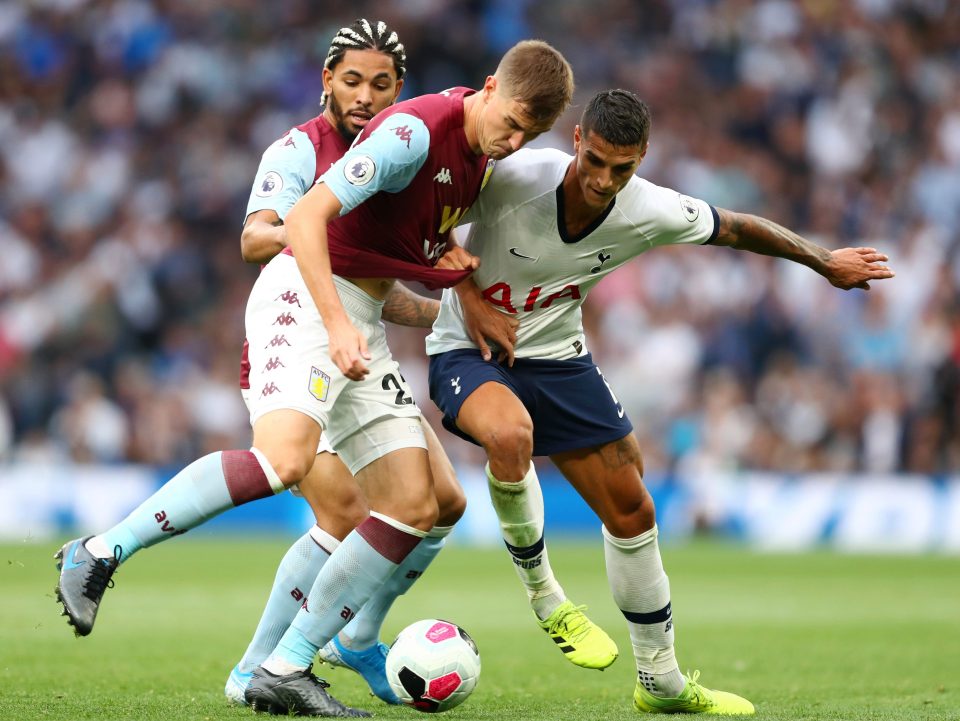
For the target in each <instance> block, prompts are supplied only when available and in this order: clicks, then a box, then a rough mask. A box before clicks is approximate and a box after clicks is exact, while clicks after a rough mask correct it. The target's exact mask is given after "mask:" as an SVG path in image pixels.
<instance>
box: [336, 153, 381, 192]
mask: <svg viewBox="0 0 960 721" xmlns="http://www.w3.org/2000/svg"><path fill="white" fill-rule="evenodd" d="M376 174H377V164H376V163H375V162H373V158H371V157H370V156H369V155H357V156H356V157H353V158H350V159H349V160H347V162H346V163H344V165H343V177H344V178H346V179H347V182H348V183H350V185H356V186H361V185H366V184H367V183H369V182H370V181H371V180H373V176H374V175H376Z"/></svg>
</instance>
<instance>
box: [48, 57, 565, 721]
mask: <svg viewBox="0 0 960 721" xmlns="http://www.w3.org/2000/svg"><path fill="white" fill-rule="evenodd" d="M572 93H573V75H572V72H571V70H570V67H569V65H568V64H567V62H566V60H564V58H563V56H562V55H560V53H558V52H557V51H556V50H554V49H553V48H552V47H550V46H549V45H547V44H546V43H543V42H539V41H524V42H521V43H518V44H517V45H515V46H514V47H513V48H511V49H510V50H509V51H508V52H507V53H506V54H505V55H504V57H503V59H502V60H501V62H500V64H499V66H498V67H497V71H496V73H495V74H494V75H492V76H489V77H488V78H487V79H486V81H485V82H484V85H483V88H482V89H481V90H480V91H477V92H474V91H472V90H468V89H466V88H456V89H452V90H448V91H445V92H444V93H440V94H437V95H426V96H421V97H419V98H414V99H412V100H408V101H405V102H403V103H399V104H397V105H395V106H393V107H392V108H389V109H387V110H385V111H383V112H381V113H380V114H379V115H377V116H376V117H374V118H373V119H372V120H371V121H370V122H368V123H367V125H366V127H365V128H364V129H363V131H362V132H361V134H360V136H359V139H358V142H357V143H356V144H354V146H353V147H352V148H351V149H350V150H349V151H348V152H347V154H346V155H345V156H344V157H343V158H341V159H340V160H339V161H337V162H336V163H335V164H334V165H333V167H332V168H330V169H329V170H328V171H327V172H326V173H324V174H323V175H322V176H321V177H320V178H319V180H318V181H317V184H316V185H314V186H313V187H312V188H311V189H310V190H309V191H308V192H307V193H306V194H305V195H304V196H303V197H302V198H301V199H300V200H299V201H297V203H296V204H295V205H294V207H293V208H292V209H291V210H290V212H289V213H288V214H287V216H286V218H285V227H286V235H287V241H288V243H289V246H288V248H287V249H285V250H284V251H283V252H282V253H281V254H279V255H277V256H276V257H275V258H274V259H273V260H271V261H270V263H268V264H267V266H266V268H264V270H263V272H261V274H260V276H259V277H258V279H257V282H256V284H255V285H254V288H253V290H252V292H251V295H250V299H249V302H248V305H247V312H246V335H247V338H248V339H249V343H250V384H251V389H252V390H253V392H252V393H251V405H252V408H251V419H252V421H253V448H252V449H251V450H249V451H241V450H234V451H222V452H217V453H212V454H210V455H208V456H205V457H204V458H201V459H199V460H197V461H195V462H194V463H192V464H190V465H189V466H188V467H187V468H185V469H184V470H183V471H181V472H180V473H179V474H177V475H176V476H175V477H174V478H173V479H171V480H170V481H169V482H168V483H167V484H166V485H165V486H164V487H163V488H161V489H160V490H159V491H158V492H157V493H156V494H154V496H152V497H151V499H148V501H146V502H145V503H144V504H143V505H142V506H141V507H140V508H139V509H137V510H135V511H134V513H133V514H131V517H128V519H127V520H126V521H124V522H122V523H121V524H120V526H119V527H118V528H117V529H112V531H111V533H113V531H114V530H115V531H116V533H115V534H113V535H112V536H111V541H110V542H109V543H105V544H100V545H101V546H104V545H105V546H107V548H106V549H104V548H102V547H100V548H96V549H88V548H87V547H86V544H84V543H83V542H82V540H81V539H78V540H76V541H74V542H71V543H69V544H66V545H65V546H64V547H63V548H62V549H61V552H60V555H61V556H62V559H63V564H62V570H61V575H60V583H59V585H58V594H59V596H60V598H61V599H62V600H63V601H64V606H65V609H66V612H67V613H68V614H70V616H71V619H72V621H73V623H74V624H75V625H76V624H78V623H80V622H84V623H89V624H92V619H93V617H94V615H95V614H96V609H97V606H98V605H99V603H100V600H101V598H102V596H103V592H104V590H105V588H106V586H107V584H108V582H109V581H110V579H111V576H112V574H113V571H114V570H115V568H116V565H117V561H118V559H117V556H118V555H119V556H124V555H127V554H128V548H130V549H133V550H135V549H137V548H140V547H143V546H145V545H148V544H149V543H156V542H158V541H160V540H162V539H163V538H165V537H169V535H170V534H172V533H175V532H177V531H181V530H186V529H187V528H192V527H194V526H196V525H199V524H200V523H202V522H203V521H204V520H206V519H207V518H210V517H212V516H214V515H216V514H218V513H221V512H223V511H225V510H227V509H228V508H230V507H232V506H234V505H239V504H240V503H245V502H248V501H251V500H254V499H256V498H261V497H264V496H267V495H270V494H272V493H274V492H277V491H279V490H280V489H282V488H286V487H289V486H292V485H294V484H296V483H299V482H300V481H301V480H302V479H303V477H304V476H305V474H306V473H307V471H308V470H309V469H310V467H311V466H312V465H313V462H314V458H315V455H316V450H317V446H318V443H319V440H320V435H321V431H322V432H323V433H324V434H326V435H327V439H328V441H329V442H330V443H331V444H332V445H333V447H334V448H335V449H336V450H337V452H338V453H339V454H340V456H341V458H342V459H343V460H344V462H345V463H346V465H347V467H348V468H349V469H350V471H351V472H352V473H353V475H354V477H355V478H356V479H357V481H358V482H359V483H360V486H361V487H362V489H363V491H364V494H365V496H366V498H367V500H368V503H369V506H370V508H371V513H370V516H369V517H368V518H366V519H365V520H364V521H363V522H361V523H360V524H359V525H358V526H357V527H356V529H354V530H353V531H351V532H350V533H349V534H348V535H347V536H346V538H345V539H344V540H343V542H342V543H340V545H339V546H338V547H337V548H336V550H334V551H333V553H332V554H331V555H330V558H329V559H327V561H326V563H325V564H324V566H323V569H322V570H321V571H320V574H319V575H318V576H317V579H316V581H315V582H314V584H313V587H312V588H311V589H310V591H309V593H308V597H309V603H308V604H307V605H306V606H304V607H303V608H301V609H300V611H299V612H298V614H297V617H296V619H295V620H294V622H293V624H292V625H291V626H290V628H289V629H288V630H287V632H286V633H285V634H284V635H283V637H282V638H281V639H280V642H279V644H278V646H277V648H276V649H275V650H274V651H273V653H271V654H270V656H269V657H268V658H267V659H266V661H264V663H263V664H262V665H261V666H260V667H258V668H257V669H256V670H255V671H254V673H253V677H252V679H251V681H250V684H249V685H248V686H247V689H246V693H245V698H246V700H247V702H248V703H249V704H250V705H251V706H252V707H253V708H254V709H255V710H269V711H270V712H273V713H287V712H293V713H297V714H299V715H313V716H321V715H362V714H363V713H364V712H360V711H357V710H355V709H347V708H346V707H343V706H342V704H339V707H333V708H332V706H333V700H332V699H331V698H330V696H329V695H328V694H327V693H326V690H325V684H323V683H322V682H321V681H320V680H319V679H317V678H316V677H315V676H313V674H312V673H310V666H311V662H312V660H313V657H314V655H315V654H316V652H317V651H318V650H319V649H320V648H321V647H322V646H323V645H324V644H326V643H327V642H329V641H330V640H331V639H332V638H333V637H334V636H335V635H336V634H337V633H338V632H339V631H340V630H341V629H342V628H343V627H344V626H345V625H346V623H347V622H348V621H349V620H350V619H351V618H352V617H353V616H355V615H356V614H357V612H358V611H359V610H360V609H361V607H362V606H363V605H364V604H365V603H366V602H367V601H368V600H369V599H370V598H371V596H372V595H373V594H374V593H375V592H376V591H377V590H378V589H379V588H380V587H382V586H383V584H384V583H385V582H386V581H387V580H388V579H389V578H390V577H391V576H392V575H393V574H394V573H395V572H396V571H397V569H398V567H399V566H400V564H402V563H403V561H404V559H406V557H407V556H408V555H409V554H410V553H411V552H412V551H413V550H414V549H415V548H416V547H417V545H418V544H419V543H420V542H421V540H422V539H423V538H424V537H425V536H426V535H427V534H428V533H429V531H430V529H431V528H433V527H434V525H435V524H436V520H437V513H438V509H437V500H436V497H435V494H434V489H433V486H434V479H433V475H432V473H431V470H430V461H429V455H428V452H427V450H426V448H427V444H426V441H425V439H424V432H423V428H422V424H421V422H420V412H419V410H418V409H417V407H416V405H415V404H414V403H413V398H412V396H411V393H410V389H409V386H408V385H407V383H406V381H405V380H404V379H403V376H402V375H401V373H400V369H399V367H398V365H397V363H396V361H394V360H393V358H392V357H391V355H390V350H389V348H388V347H387V344H386V339H385V334H384V332H383V326H382V324H381V323H380V315H381V307H382V305H383V299H384V297H385V296H386V294H387V293H388V292H389V290H390V288H391V287H392V285H393V281H394V280H395V279H402V280H418V281H422V282H424V283H426V284H430V285H433V286H436V287H448V286H451V285H454V284H456V283H459V282H461V281H462V280H463V279H464V278H465V277H466V276H467V275H469V273H470V272H472V271H473V270H475V268H476V259H474V258H472V257H471V256H470V255H469V254H467V253H465V252H463V250H462V249H460V248H458V247H456V246H455V244H453V243H451V242H450V231H451V229H452V227H453V226H454V224H455V223H456V222H457V220H458V219H459V218H461V217H462V216H463V214H464V213H465V212H466V210H467V209H468V208H469V206H470V205H472V204H473V202H474V201H475V200H476V198H477V195H478V194H479V192H480V188H481V184H482V181H483V179H484V177H485V173H486V169H487V165H488V156H489V157H490V158H503V157H506V156H507V155H509V154H511V153H512V152H514V151H515V150H517V149H518V148H519V147H520V146H521V145H523V144H524V143H525V142H527V141H528V140H530V139H532V138H533V137H536V136H537V135H538V134H540V133H541V132H544V131H545V130H547V129H549V128H550V127H551V126H552V125H553V123H554V121H555V120H556V118H557V117H558V116H559V115H560V113H561V112H563V110H564V109H565V108H566V106H567V105H568V104H569V102H570V99H571V96H572ZM294 309H296V312H297V313H298V316H297V324H296V325H291V326H289V327H288V328H289V330H290V333H291V334H292V335H293V337H291V335H290V334H287V333H286V330H285V331H284V332H283V333H277V328H276V327H275V326H273V325H272V324H273V322H274V321H275V320H276V318H277V315H278V313H282V312H286V311H290V312H294ZM288 343H289V344H290V346H289V347H287V345H286V344H288ZM280 348H283V349H284V351H287V350H289V351H290V352H289V353H288V354H287V355H286V356H285V360H284V366H283V367H279V368H278V367H274V368H272V370H270V371H267V370H266V367H267V364H268V361H269V359H270V358H271V355H270V353H271V351H275V350H277V349H280ZM268 373H269V375H267V374H268ZM258 391H259V392H258ZM171 509H174V510H175V511H176V513H174V512H173V511H172V510H171ZM134 530H136V533H135V532H134ZM104 553H105V554H106V555H104V556H103V557H100V554H104ZM337 703H338V702H337Z"/></svg>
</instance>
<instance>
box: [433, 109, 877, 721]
mask: <svg viewBox="0 0 960 721" xmlns="http://www.w3.org/2000/svg"><path fill="white" fill-rule="evenodd" d="M649 133H650V113H649V110H648V109H647V106H646V105H645V104H644V103H643V102H642V101H640V100H639V99H638V98H637V97H636V96H634V95H633V94H632V93H629V92H626V91H622V90H613V91H607V92H602V93H600V94H598V95H597V96H595V97H594V98H593V99H592V100H591V101H590V103H589V104H588V105H587V107H586V109H585V110H584V112H583V115H582V117H581V119H580V124H579V126H578V127H577V128H576V130H575V133H574V149H575V156H574V157H571V156H570V155H568V154H567V153H563V152H561V151H558V150H526V151H522V152H520V153H517V154H515V155H513V156H511V157H510V158H508V159H506V160H504V161H503V162H500V163H497V166H496V168H495V170H494V171H493V173H492V177H491V179H490V181H489V182H488V184H487V186H486V188H485V190H484V192H483V193H482V194H481V196H480V198H479V200H478V201H477V203H476V204H475V205H474V207H473V208H472V209H471V212H470V213H469V214H468V215H467V218H466V220H467V221H472V223H473V225H472V227H471V231H470V236H469V239H468V241H467V244H466V246H465V249H466V250H467V251H468V252H470V253H471V254H474V255H476V256H477V257H478V258H479V259H480V266H479V269H478V270H477V271H476V272H475V273H474V274H473V276H472V277H471V278H470V279H469V280H467V281H465V282H464V283H461V284H460V285H458V286H457V287H456V289H455V292H454V291H451V290H446V291H444V294H443V298H442V300H441V310H440V317H439V318H438V319H437V322H436V323H435V324H434V330H433V333H432V334H431V335H430V336H428V338H427V352H428V353H429V354H430V356H431V358H430V394H431V397H432V398H433V399H434V401H435V402H436V403H437V405H438V406H439V407H440V409H441V410H442V411H443V413H444V425H445V426H446V427H447V428H448V429H450V430H451V431H453V432H454V433H456V434H458V435H460V436H462V437H464V438H466V439H467V440H470V441H472V442H474V443H478V444H479V445H482V446H483V448H484V449H485V451H486V453H487V457H488V460H489V463H488V465H487V476H488V481H489V488H490V494H491V498H492V500H493V505H494V507H495V508H496V511H497V514H498V516H499V518H500V523H501V529H502V532H503V537H504V540H505V541H506V544H507V548H508V550H509V552H510V554H511V555H512V557H513V560H514V564H515V567H516V570H517V573H518V574H519V576H520V578H521V580H522V582H523V583H524V585H525V586H526V588H527V592H528V595H529V598H530V602H531V605H532V607H533V610H534V612H535V614H536V616H537V620H538V621H539V623H540V625H541V627H542V628H543V629H544V630H545V631H546V632H547V633H548V634H549V635H550V636H551V637H552V638H553V640H554V641H556V642H557V644H558V645H559V646H560V649H561V651H563V652H564V653H565V654H566V655H567V656H568V657H569V658H570V660H571V661H573V662H574V663H578V659H577V658H576V655H577V653H578V650H579V649H578V641H577V639H578V636H579V634H580V633H581V632H582V629H583V627H584V626H583V624H582V623H573V624H571V623H569V622H568V620H567V619H568V618H569V617H570V608H571V607H572V606H573V604H572V603H571V602H570V601H568V600H567V599H566V596H565V595H564V592H563V589H562V588H561V586H560V585H559V583H558V582H557V580H556V578H555V577H554V574H553V572H552V569H551V567H550V563H549V560H548V557H547V550H546V546H545V544H544V537H543V496H542V494H541V491H540V485H539V481H538V480H537V476H536V472H535V470H534V466H533V464H532V463H531V457H532V456H540V455H545V456H549V457H550V459H551V460H552V461H553V463H554V464H555V465H556V466H557V468H558V469H559V470H560V471H561V472H562V473H563V475H564V476H565V477H566V479H567V480H568V481H569V482H570V483H571V484H572V485H573V486H574V487H575V488H576V489H577V491H578V492H579V493H580V495H581V496H583V498H584V499H585V500H586V501H587V503H588V504H589V505H590V507H591V508H592V509H593V510H594V511H595V512H596V514H597V515H598V516H599V517H600V520H601V521H602V522H603V527H602V533H603V543H604V549H605V556H606V566H607V577H608V580H609V583H610V589H611V592H612V594H613V598H614V601H615V602H616V604H617V606H618V607H619V608H620V609H621V611H622V612H623V615H624V617H625V618H626V621H627V625H628V627H629V631H630V639H631V642H632V646H633V653H634V657H635V659H636V665H637V671H638V680H637V683H636V687H635V690H634V704H635V706H636V708H637V709H638V710H640V711H647V712H664V713H677V712H689V713H698V712H706V713H714V714H752V713H753V712H754V708H753V705H752V704H751V703H750V702H749V701H747V700H746V699H743V698H741V697H739V696H736V695H734V694H731V693H726V692H723V691H713V690H710V689H707V688H705V687H703V686H701V685H700V684H699V683H698V680H697V679H698V677H699V673H698V672H697V673H694V674H692V675H691V676H689V677H685V676H684V675H683V674H681V672H680V670H679V667H678V664H677V661H676V658H675V656H674V624H673V617H672V614H671V607H670V587H669V582H668V580H667V576H666V574H665V573H664V570H663V565H662V563H661V560H660V551H659V548H658V545H657V526H656V522H655V513H654V507H653V503H652V500H651V498H650V494H649V493H648V492H647V490H646V489H645V488H644V485H643V480H642V477H643V463H642V460H641V455H640V450H639V448H638V445H637V440H636V437H635V436H634V434H633V432H632V426H631V424H630V421H629V419H628V418H627V417H626V414H625V413H624V410H623V407H622V406H621V405H620V403H619V402H618V401H617V399H616V396H615V395H614V393H613V391H612V390H611V389H610V387H609V386H608V385H607V383H606V381H605V380H604V377H603V375H602V373H601V372H600V369H599V368H598V367H597V366H596V365H595V364H594V362H593V360H592V358H591V355H590V353H589V352H588V350H587V345H586V338H585V337H584V332H583V326H582V323H581V312H580V306H581V304H582V303H583V300H584V298H585V297H586V295H587V293H588V291H589V290H590V289H591V288H592V287H593V286H594V285H595V284H596V283H597V282H599V281H600V279H601V278H603V277H604V276H605V275H607V274H608V273H610V272H612V271H614V270H615V269H616V268H619V267H620V266H621V265H623V264H624V263H626V262H627V261H629V260H631V259H632V258H634V257H635V256H637V255H639V254H640V253H642V252H644V251H646V250H648V249H650V248H653V247H656V246H659V245H668V244H675V243H687V244H693V243H699V244H703V243H712V244H715V245H729V246H731V247H734V248H737V249H740V250H749V251H752V252H755V253H761V254H764V255H772V256H777V257H781V258H787V259H790V260H793V261H795V262H798V263H802V264H804V265H807V266H809V267H810V268H812V269H813V270H815V271H816V272H818V273H820V274H821V275H823V276H824V277H825V278H826V279H827V280H828V281H829V282H830V283H832V284H833V285H834V286H836V287H838V288H843V289H850V288H864V289H866V288H868V282H869V281H870V280H878V279H882V278H890V277H892V275H893V273H892V272H891V271H890V269H889V268H887V267H886V266H884V265H882V263H883V262H884V261H886V260H887V258H886V256H885V255H883V254H881V253H878V252H877V251H876V250H874V249H873V248H844V249H841V250H834V251H829V250H827V249H825V248H822V247H820V246H817V245H815V244H814V243H811V242H810V241H808V240H806V239H804V238H802V237H800V236H799V235H797V234H795V233H793V232H791V231H789V230H787V229H785V228H783V227H781V226H779V225H777V224H776V223H773V222H771V221H769V220H765V219H763V218H758V217H755V216H752V215H744V214H740V213H734V212H731V211H728V210H722V209H719V208H714V207H712V206H710V205H708V204H707V203H705V202H703V201H701V200H697V199H694V198H690V197H688V196H685V195H681V194H679V193H677V192H675V191H672V190H669V189H667V188H661V187H658V186H656V185H653V184H651V183H649V182H647V181H645V180H642V179H641V178H639V177H636V176H635V175H634V173H635V171H636V169H637V167H638V166H639V164H640V162H641V161H642V160H643V156H644V154H645V153H646V151H647V144H648V138H649ZM497 317H499V319H500V325H499V328H498V327H497V324H496V322H495V320H496V318H497ZM477 318H483V320H482V321H478V320H477ZM491 319H493V320H491ZM508 319H514V323H511V322H508ZM516 321H519V324H518V325H516V326H515V328H514V324H515V322H516ZM477 323H479V325H477ZM478 327H485V328H492V329H493V330H491V331H490V333H489V334H488V335H487V337H486V338H484V337H483V335H482V334H481V333H479V332H478V331H477V330H476V329H477V328H478ZM487 339H490V340H491V341H492V342H493V347H492V349H491V345H490V344H488V342H487ZM478 349H479V350H480V352H478ZM494 353H496V354H497V356H498V360H499V358H500V357H501V356H503V357H504V359H505V362H490V359H491V357H492V355H493V354H494ZM574 620H575V621H576V619H575V618H574ZM581 665H585V664H581Z"/></svg>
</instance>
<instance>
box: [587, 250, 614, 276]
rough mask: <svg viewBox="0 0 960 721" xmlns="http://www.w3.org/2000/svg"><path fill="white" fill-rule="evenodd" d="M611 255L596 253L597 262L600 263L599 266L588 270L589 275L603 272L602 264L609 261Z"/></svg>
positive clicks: (601, 252)
mask: <svg viewBox="0 0 960 721" xmlns="http://www.w3.org/2000/svg"><path fill="white" fill-rule="evenodd" d="M610 258H611V255H610V254H609V253H604V252H603V251H602V250H601V251H600V252H599V253H597V260H599V261H600V265H595V266H593V267H592V268H591V269H590V272H591V273H599V272H600V271H601V270H603V264H604V263H606V262H607V261H608V260H610Z"/></svg>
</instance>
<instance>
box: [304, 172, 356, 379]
mask: <svg viewBox="0 0 960 721" xmlns="http://www.w3.org/2000/svg"><path fill="white" fill-rule="evenodd" d="M342 207H343V206H342V205H341V204H340V201H339V200H338V199H337V196H336V195H334V194H333V192H332V191H331V190H330V188H328V187H327V185H326V183H318V184H317V185H314V186H313V187H312V188H311V189H310V190H308V191H307V193H306V195H304V196H303V197H302V198H300V200H298V201H297V202H296V204H295V205H294V206H293V208H291V209H290V212H289V213H287V217H286V228H287V242H288V243H289V244H290V249H291V250H292V251H293V257H294V258H295V259H296V261H297V267H298V268H299V269H300V274H301V275H302V276H303V281H304V283H306V286H307V289H308V290H309V291H310V297H311V298H313V302H314V304H316V306H317V310H318V311H319V312H320V317H321V318H322V319H323V325H324V326H325V327H326V329H327V338H328V342H329V349H330V358H331V360H333V362H334V363H336V364H337V367H338V368H339V369H340V371H341V372H342V373H343V374H344V375H345V376H346V377H347V378H349V379H350V380H353V381H358V380H361V379H362V378H363V377H364V376H366V375H367V374H368V373H369V372H370V369H369V368H367V366H366V364H365V363H364V360H370V351H369V350H368V349H367V339H366V337H365V336H364V335H363V334H362V333H360V331H358V330H357V329H356V328H355V327H354V326H353V323H351V322H350V318H349V317H348V316H347V312H346V311H345V310H344V309H343V304H341V303H340V296H339V295H338V294H337V289H336V286H334V284H333V270H332V269H331V267H330V250H329V248H328V246H327V223H328V222H329V221H330V220H331V219H332V218H335V217H337V215H338V214H339V213H340V209H341V208H342Z"/></svg>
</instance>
